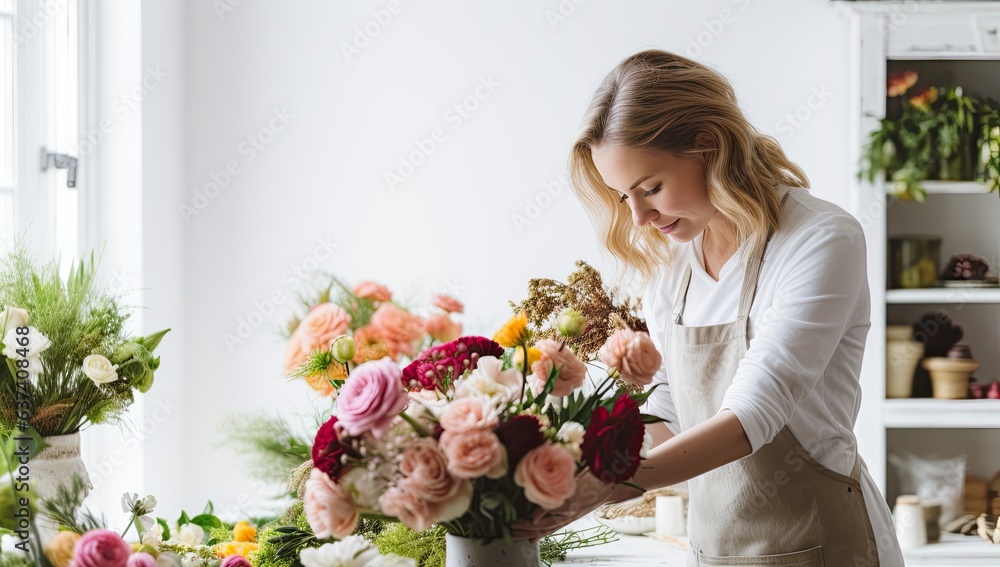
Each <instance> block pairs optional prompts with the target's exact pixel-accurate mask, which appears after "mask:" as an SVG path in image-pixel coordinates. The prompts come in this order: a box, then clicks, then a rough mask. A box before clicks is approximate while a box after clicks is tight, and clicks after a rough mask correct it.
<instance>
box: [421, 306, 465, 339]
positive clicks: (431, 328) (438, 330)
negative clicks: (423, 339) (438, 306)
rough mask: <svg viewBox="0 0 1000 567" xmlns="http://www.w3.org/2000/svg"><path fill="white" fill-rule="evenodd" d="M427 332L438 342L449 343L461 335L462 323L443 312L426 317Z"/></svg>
mask: <svg viewBox="0 0 1000 567" xmlns="http://www.w3.org/2000/svg"><path fill="white" fill-rule="evenodd" d="M427 334H428V335H430V336H431V338H433V339H434V340H435V341H438V342H439V343H449V342H451V341H453V340H455V339H457V338H458V337H461V336H462V324H461V323H459V322H458V321H454V320H452V318H451V317H449V316H448V315H446V314H444V313H436V314H434V315H431V316H430V317H428V318H427Z"/></svg>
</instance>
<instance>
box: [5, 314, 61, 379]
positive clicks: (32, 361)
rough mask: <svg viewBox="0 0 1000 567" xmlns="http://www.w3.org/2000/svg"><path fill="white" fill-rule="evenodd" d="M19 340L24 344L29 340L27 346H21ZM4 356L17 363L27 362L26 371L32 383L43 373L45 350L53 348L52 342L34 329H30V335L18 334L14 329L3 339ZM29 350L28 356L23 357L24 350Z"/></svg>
mask: <svg viewBox="0 0 1000 567" xmlns="http://www.w3.org/2000/svg"><path fill="white" fill-rule="evenodd" d="M18 339H21V342H24V341H23V340H24V339H27V342H28V344H27V346H26V347H24V346H21V345H20V344H19V343H18ZM3 344H4V347H3V352H2V353H0V354H3V355H4V356H6V357H7V358H9V359H11V360H14V361H17V360H22V359H24V360H27V361H28V366H27V368H24V370H27V371H28V374H29V375H30V378H31V381H32V383H34V382H35V380H36V379H37V378H38V375H39V374H41V373H42V352H44V351H45V349H47V348H49V347H50V346H52V342H51V341H49V338H48V337H46V336H45V335H43V334H42V333H40V332H38V329H36V328H34V327H28V334H27V335H21V334H18V333H17V329H16V328H12V329H10V330H9V331H7V334H6V335H4V337H3ZM25 348H27V351H28V352H27V356H21V355H22V354H24V349H25ZM18 351H20V352H18Z"/></svg>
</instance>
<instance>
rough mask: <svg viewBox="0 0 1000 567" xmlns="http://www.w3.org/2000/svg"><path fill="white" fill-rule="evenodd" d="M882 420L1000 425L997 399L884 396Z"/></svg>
mask: <svg viewBox="0 0 1000 567" xmlns="http://www.w3.org/2000/svg"><path fill="white" fill-rule="evenodd" d="M882 421H883V423H884V424H885V426H886V427H889V428H905V429H952V428H955V429H958V428H990V429H992V428H1000V400H935V399H928V398H921V399H900V400H885V401H884V402H883V403H882ZM997 550H998V551H1000V546H998V547H997Z"/></svg>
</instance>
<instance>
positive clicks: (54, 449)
mask: <svg viewBox="0 0 1000 567" xmlns="http://www.w3.org/2000/svg"><path fill="white" fill-rule="evenodd" d="M43 441H44V442H45V444H46V445H48V446H47V447H45V448H44V449H42V450H41V452H39V453H38V455H36V456H35V458H34V459H31V461H30V462H29V464H28V466H29V467H30V470H31V485H32V488H33V489H34V491H35V496H37V497H38V498H40V499H42V500H54V499H55V498H56V496H57V495H58V493H59V488H60V487H66V488H67V489H69V488H70V487H71V486H72V485H73V479H74V478H75V477H80V478H82V479H83V480H84V483H85V485H86V490H85V493H86V494H89V493H90V490H91V489H92V488H93V485H92V484H91V482H90V475H88V474H87V468H86V467H85V466H84V464H83V460H82V459H81V458H80V434H79V433H71V434H69V435H57V436H54V437H45V438H44V439H43ZM86 494H85V495H86ZM36 520H37V525H38V532H39V535H40V536H41V538H42V542H43V543H48V542H49V541H51V540H52V538H54V537H55V536H56V534H57V533H58V532H59V526H58V525H57V524H56V523H55V522H54V521H53V520H52V519H51V518H49V517H48V516H47V515H46V514H43V513H42V512H41V510H39V511H38V512H37V515H36Z"/></svg>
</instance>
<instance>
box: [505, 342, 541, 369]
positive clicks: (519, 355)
mask: <svg viewBox="0 0 1000 567" xmlns="http://www.w3.org/2000/svg"><path fill="white" fill-rule="evenodd" d="M541 359H542V351H540V350H538V349H537V348H535V347H528V368H531V367H532V366H533V365H534V364H535V363H536V362H538V361H539V360H541ZM512 362H513V363H514V368H517V369H518V370H520V369H521V368H522V367H523V366H522V365H523V364H524V350H523V349H516V350H514V360H513V361H512Z"/></svg>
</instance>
